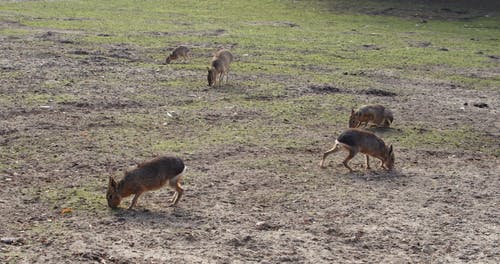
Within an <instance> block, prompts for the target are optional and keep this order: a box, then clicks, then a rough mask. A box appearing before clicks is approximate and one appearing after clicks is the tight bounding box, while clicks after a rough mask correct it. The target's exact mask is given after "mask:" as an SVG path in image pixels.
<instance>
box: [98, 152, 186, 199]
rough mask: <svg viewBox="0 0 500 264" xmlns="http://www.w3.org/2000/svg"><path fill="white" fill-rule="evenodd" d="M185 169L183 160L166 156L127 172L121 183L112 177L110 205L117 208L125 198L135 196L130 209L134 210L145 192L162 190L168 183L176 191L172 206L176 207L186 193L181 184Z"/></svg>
mask: <svg viewBox="0 0 500 264" xmlns="http://www.w3.org/2000/svg"><path fill="white" fill-rule="evenodd" d="M184 169H185V166H184V162H183V161H182V159H180V158H178V157H170V156H165V157H159V158H156V159H153V160H151V161H147V162H144V163H141V164H139V165H138V166H137V168H135V169H133V170H131V171H126V172H125V175H124V177H123V179H121V180H120V181H115V179H114V178H113V177H111V176H110V177H109V183H108V191H107V194H106V199H107V200H108V205H109V207H111V208H116V207H118V205H120V202H121V200H122V199H123V198H125V197H128V196H130V195H132V194H134V198H133V199H132V202H131V203H130V206H129V208H128V209H132V207H134V206H135V204H136V203H137V199H138V198H139V196H140V195H141V194H142V193H143V192H147V191H152V190H157V189H160V188H161V187H162V186H164V185H165V184H166V183H168V186H169V187H170V188H172V189H173V190H174V191H175V193H174V195H173V197H172V200H171V202H172V203H171V205H176V204H177V203H178V202H179V200H180V199H181V197H182V194H183V192H184V190H183V189H182V187H181V184H180V182H181V176H182V173H183V172H184Z"/></svg>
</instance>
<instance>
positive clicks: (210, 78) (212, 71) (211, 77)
mask: <svg viewBox="0 0 500 264" xmlns="http://www.w3.org/2000/svg"><path fill="white" fill-rule="evenodd" d="M207 81H208V86H213V85H214V84H215V69H214V68H212V69H210V68H208V75H207Z"/></svg>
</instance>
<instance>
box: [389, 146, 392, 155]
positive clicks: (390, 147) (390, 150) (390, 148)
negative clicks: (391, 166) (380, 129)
mask: <svg viewBox="0 0 500 264" xmlns="http://www.w3.org/2000/svg"><path fill="white" fill-rule="evenodd" d="M389 153H392V144H391V145H389Z"/></svg>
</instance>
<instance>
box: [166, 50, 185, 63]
mask: <svg viewBox="0 0 500 264" xmlns="http://www.w3.org/2000/svg"><path fill="white" fill-rule="evenodd" d="M190 51H191V50H190V49H189V48H188V47H186V46H179V47H177V48H175V49H174V50H173V51H172V53H170V55H168V57H167V59H166V60H165V63H166V64H169V63H170V62H171V61H173V60H176V59H178V58H182V59H183V60H186V59H189V52H190Z"/></svg>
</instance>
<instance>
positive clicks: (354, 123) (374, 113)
mask: <svg viewBox="0 0 500 264" xmlns="http://www.w3.org/2000/svg"><path fill="white" fill-rule="evenodd" d="M393 120H394V118H393V115H392V112H391V111H390V110H389V109H386V108H385V107H384V106H382V105H378V104H373V105H363V106H361V107H360V108H358V109H357V110H356V111H354V109H352V110H351V116H350V117H349V127H350V128H356V127H359V126H361V125H362V124H363V123H364V125H363V127H366V125H367V124H368V123H372V124H375V125H376V126H378V127H389V126H390V125H391V123H392V121H393Z"/></svg>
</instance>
